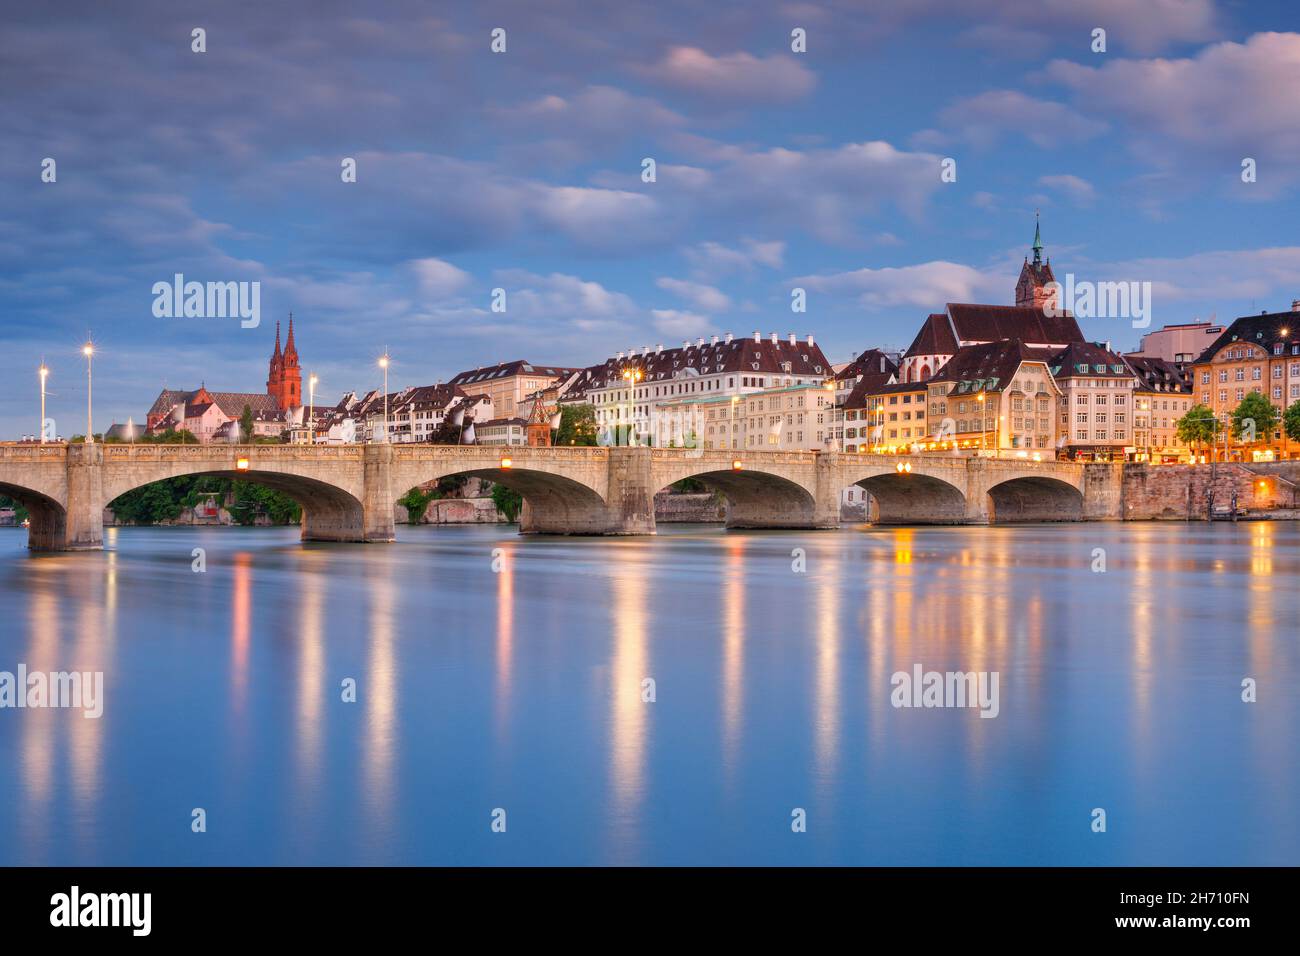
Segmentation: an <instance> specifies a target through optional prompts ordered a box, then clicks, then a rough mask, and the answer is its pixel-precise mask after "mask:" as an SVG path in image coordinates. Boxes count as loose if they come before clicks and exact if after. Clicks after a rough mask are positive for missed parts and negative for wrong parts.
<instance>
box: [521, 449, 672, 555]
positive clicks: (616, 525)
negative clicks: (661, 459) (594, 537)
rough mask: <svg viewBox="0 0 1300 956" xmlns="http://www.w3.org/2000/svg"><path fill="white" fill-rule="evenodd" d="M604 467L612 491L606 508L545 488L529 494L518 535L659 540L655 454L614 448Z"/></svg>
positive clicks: (526, 491)
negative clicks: (650, 536)
mask: <svg viewBox="0 0 1300 956" xmlns="http://www.w3.org/2000/svg"><path fill="white" fill-rule="evenodd" d="M605 467H606V469H607V474H606V478H607V483H608V491H607V492H606V495H605V500H604V501H603V502H600V499H598V498H597V499H595V501H588V500H586V499H585V498H584V499H581V500H580V499H578V498H576V497H575V496H573V495H571V494H565V493H563V492H560V491H557V490H556V489H555V488H554V486H552V485H547V484H544V483H540V482H538V483H534V486H533V487H526V488H524V490H523V494H524V506H523V510H522V511H521V512H520V515H519V533H520V534H609V535H638V534H654V533H655V505H654V494H655V491H656V490H657V489H656V488H655V486H654V482H653V480H652V476H653V468H652V460H651V449H649V448H611V449H609V458H608V461H607V462H606V466H605ZM524 483H525V484H526V483H527V482H526V480H525V482H524ZM593 497H594V496H593ZM596 502H600V503H596Z"/></svg>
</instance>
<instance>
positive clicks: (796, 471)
mask: <svg viewBox="0 0 1300 956" xmlns="http://www.w3.org/2000/svg"><path fill="white" fill-rule="evenodd" d="M1122 470H1123V466H1122V465H1105V464H1096V465H1094V464H1074V463H1069V462H1056V461H1045V462H1036V461H1029V460H1025V459H994V458H983V457H955V456H951V457H950V456H946V455H846V454H838V453H823V452H779V451H734V452H728V451H701V450H696V449H692V450H686V449H668V448H576V447H568V448H565V447H557V448H530V447H525V446H509V447H506V446H454V445H324V446H309V445H102V444H101V445H79V444H78V445H64V444H58V445H55V444H51V445H31V444H9V445H0V494H4V495H8V496H10V497H12V498H14V499H16V500H18V501H20V502H22V503H23V504H24V505H25V506H26V507H27V509H28V511H29V512H30V514H31V527H30V531H29V545H30V547H31V548H33V549H34V550H40V551H64V550H78V549H88V548H99V547H102V546H103V512H104V508H105V506H107V505H108V504H109V503H110V502H111V501H113V499H114V498H116V497H117V496H118V495H121V494H122V493H124V492H127V491H130V490H132V489H133V488H139V487H141V486H142V485H146V484H149V483H150V482H154V481H158V480H160V479H164V478H176V477H180V476H183V475H216V476H220V477H225V478H242V479H246V480H249V481H255V482H258V483H260V484H264V485H267V486H269V487H272V488H276V489H279V490H280V491H283V492H284V493H285V494H287V495H289V496H290V497H291V498H293V499H294V500H295V501H297V502H298V503H299V504H301V505H302V508H303V521H302V537H303V540H307V541H392V540H393V534H394V525H393V514H394V508H395V505H396V501H397V499H398V498H400V497H402V496H403V495H404V494H405V493H406V492H407V491H408V490H409V489H410V488H412V487H414V486H416V485H420V484H424V483H425V482H429V481H434V480H436V479H438V478H445V477H449V476H452V475H468V476H472V477H477V478H485V479H487V480H488V481H493V482H498V483H500V484H503V485H505V486H507V487H509V488H513V489H515V490H517V491H519V492H520V493H521V494H522V495H523V498H524V512H523V514H522V515H521V519H520V530H521V531H522V532H525V533H528V532H536V533H546V534H653V533H654V530H655V519H654V495H655V492H657V491H659V490H661V489H663V488H665V487H667V486H668V485H671V484H673V483H674V482H677V481H681V480H682V479H685V478H695V479H698V480H699V481H701V482H703V483H704V484H705V485H706V486H708V487H711V488H714V489H716V490H718V491H720V492H722V493H723V494H724V495H725V496H726V498H727V503H728V507H727V526H728V527H731V528H835V527H838V526H839V502H840V495H841V493H842V492H843V491H844V489H845V488H847V487H849V486H850V485H858V486H860V487H862V488H864V489H865V490H866V491H868V492H869V493H870V494H871V496H872V499H873V500H874V502H875V508H874V515H875V520H877V521H879V522H881V523H895V524H980V523H988V522H999V523H1000V522H1009V521H1082V520H1104V519H1117V518H1119V517H1120V514H1121V485H1122Z"/></svg>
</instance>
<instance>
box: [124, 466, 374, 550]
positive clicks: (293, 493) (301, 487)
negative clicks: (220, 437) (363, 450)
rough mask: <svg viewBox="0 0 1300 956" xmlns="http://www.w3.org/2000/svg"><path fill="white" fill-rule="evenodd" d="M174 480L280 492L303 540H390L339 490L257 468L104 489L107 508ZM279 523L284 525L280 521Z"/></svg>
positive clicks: (357, 502) (359, 505)
mask: <svg viewBox="0 0 1300 956" xmlns="http://www.w3.org/2000/svg"><path fill="white" fill-rule="evenodd" d="M176 478H183V479H193V480H194V481H195V482H197V481H198V480H199V479H202V478H223V479H229V480H234V481H240V482H247V483H249V484H252V485H260V486H262V487H264V488H269V489H271V490H273V491H278V492H281V493H283V494H284V495H285V496H286V497H288V498H289V499H291V500H292V501H293V502H294V503H295V504H297V505H298V506H299V507H300V508H301V509H302V517H301V521H300V523H301V527H302V540H304V541H388V540H392V525H391V520H390V521H389V522H388V524H387V526H385V525H384V524H383V522H371V523H370V525H369V526H368V525H367V522H366V515H365V509H364V507H363V506H362V503H361V501H360V500H359V499H358V498H357V497H356V496H354V495H352V494H349V493H348V492H347V491H344V490H343V489H342V488H339V487H337V486H335V485H331V484H329V483H327V482H323V481H317V480H316V479H314V478H304V477H302V476H299V475H288V474H281V473H277V472H271V471H263V470H260V469H259V470H256V471H252V472H247V471H229V470H218V471H197V472H190V473H188V474H185V475H176V476H172V477H170V478H166V479H160V480H159V481H154V482H146V483H144V484H139V485H132V486H131V487H126V488H113V489H111V490H110V489H105V491H106V497H107V495H108V494H111V495H112V498H111V499H109V501H108V507H109V508H110V509H112V508H113V506H114V503H115V502H120V501H121V499H122V497H123V496H124V495H127V494H128V493H130V492H134V491H138V490H139V489H142V488H149V487H151V486H155V485H161V484H162V482H169V481H174V480H175V479H176ZM174 487H175V486H173V488H174ZM281 523H284V522H283V520H282V521H281Z"/></svg>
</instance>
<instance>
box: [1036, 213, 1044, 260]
mask: <svg viewBox="0 0 1300 956" xmlns="http://www.w3.org/2000/svg"><path fill="white" fill-rule="evenodd" d="M1042 264H1043V235H1042V232H1041V231H1040V229H1039V226H1038V210H1034V265H1036V266H1038V265H1042Z"/></svg>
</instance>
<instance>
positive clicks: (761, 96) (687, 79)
mask: <svg viewBox="0 0 1300 956" xmlns="http://www.w3.org/2000/svg"><path fill="white" fill-rule="evenodd" d="M639 72H640V73H641V74H642V75H643V76H645V77H646V78H648V79H650V80H653V81H655V82H658V83H660V84H662V85H663V86H666V87H668V88H670V89H674V90H677V91H679V92H683V93H690V94H693V95H697V96H700V97H703V98H704V99H708V100H716V101H719V102H723V103H727V104H752V103H788V102H790V101H792V100H797V99H800V98H801V97H804V96H807V95H808V94H809V93H811V92H812V90H813V88H814V87H815V86H816V85H817V78H816V77H815V76H814V75H813V73H812V71H811V70H809V69H808V68H807V67H805V66H803V65H802V64H801V63H798V62H796V61H795V60H794V58H793V57H791V56H785V55H781V56H769V57H761V58H760V57H756V56H754V55H753V54H750V53H729V54H725V55H723V56H712V55H710V54H708V53H706V52H705V51H703V50H701V49H698V48H697V47H690V46H675V47H672V48H670V49H669V50H668V51H667V52H666V53H665V54H664V56H663V58H662V59H661V60H660V61H659V62H658V63H656V64H654V65H653V66H649V67H643V68H641V70H640V71H639Z"/></svg>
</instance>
